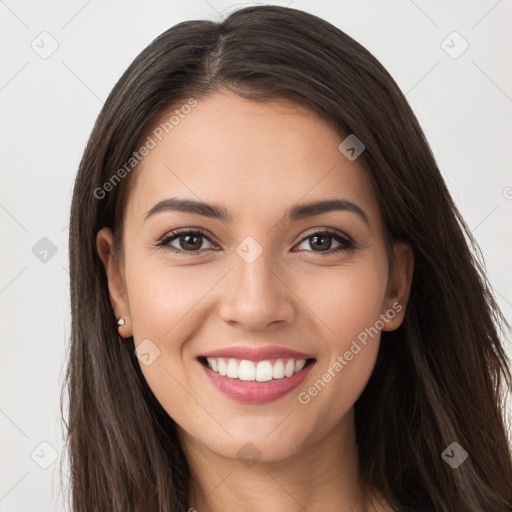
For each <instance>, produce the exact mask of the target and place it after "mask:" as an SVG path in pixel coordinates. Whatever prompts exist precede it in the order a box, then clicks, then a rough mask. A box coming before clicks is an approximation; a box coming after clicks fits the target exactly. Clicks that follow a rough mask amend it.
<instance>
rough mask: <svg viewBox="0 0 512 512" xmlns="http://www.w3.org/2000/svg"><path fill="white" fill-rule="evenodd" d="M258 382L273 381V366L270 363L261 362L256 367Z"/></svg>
mask: <svg viewBox="0 0 512 512" xmlns="http://www.w3.org/2000/svg"><path fill="white" fill-rule="evenodd" d="M256 380H257V381H258V382H266V381H267V380H272V365H271V364H270V361H260V362H259V363H258V366H257V367H256Z"/></svg>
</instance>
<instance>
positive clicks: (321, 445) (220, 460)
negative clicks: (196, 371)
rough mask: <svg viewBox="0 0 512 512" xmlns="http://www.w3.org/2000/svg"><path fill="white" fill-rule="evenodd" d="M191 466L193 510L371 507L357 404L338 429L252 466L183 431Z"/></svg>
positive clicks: (355, 511)
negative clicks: (362, 470)
mask: <svg viewBox="0 0 512 512" xmlns="http://www.w3.org/2000/svg"><path fill="white" fill-rule="evenodd" d="M181 433H182V434H183V435H182V442H183V445H184V450H185V453H186V456H187V460H188V463H189V466H190V470H191V475H192V478H191V481H190V482H189V486H188V506H189V510H190V509H192V511H193V510H194V509H195V510H197V512H220V511H222V512H231V511H237V512H238V511H239V510H245V511H247V512H263V511H268V510H282V511H286V512H296V511H297V512H299V511H304V510H311V511H313V510H336V511H339V512H349V511H350V512H367V511H369V510H374V509H373V508H368V507H367V505H366V498H365V495H364V492H363V488H362V485H361V482H360V481H359V478H358V452H357V444H356V439H355V424H354V414H353V409H351V410H350V411H349V412H348V413H347V415H345V417H344V418H343V419H342V421H341V423H340V424H339V425H338V427H337V428H336V429H334V431H333V432H331V433H330V434H329V435H328V436H327V437H324V438H323V439H322V440H321V441H319V442H317V443H316V444H311V445H308V444H307V441H306V442H305V443H304V447H303V448H302V449H300V451H299V452H298V453H295V454H293V455H290V456H289V457H287V458H286V459H284V460H274V461H273V460H266V461H263V460H260V461H258V462H257V463H256V464H254V465H251V466H248V465H245V464H244V463H242V462H241V461H239V460H233V459H229V458H225V457H222V456H220V455H218V454H216V453H214V452H212V451H211V450H209V449H208V448H206V447H205V446H204V445H200V444H199V443H197V442H195V440H194V439H192V438H190V437H189V436H187V435H186V433H184V432H183V431H182V432H181Z"/></svg>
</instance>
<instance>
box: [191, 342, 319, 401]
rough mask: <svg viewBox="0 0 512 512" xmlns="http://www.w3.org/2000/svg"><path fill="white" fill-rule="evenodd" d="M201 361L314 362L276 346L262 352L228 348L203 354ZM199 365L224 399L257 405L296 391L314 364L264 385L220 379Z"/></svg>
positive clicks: (255, 349)
mask: <svg viewBox="0 0 512 512" xmlns="http://www.w3.org/2000/svg"><path fill="white" fill-rule="evenodd" d="M202 357H204V358H206V357H223V358H226V359H229V358H233V359H248V360H250V361H264V360H272V359H312V358H313V356H311V355H308V354H305V353H304V352H297V351H295V350H290V349H286V348H283V347H277V346H268V347H261V348H250V347H228V348H224V349H219V350H214V351H211V352H208V353H206V354H203V355H202ZM200 364H201V367H202V368H203V369H204V371H205V373H206V375H207V377H208V379H209V380H210V382H211V383H212V384H213V385H214V386H215V387H216V388H217V389H218V390H219V391H220V392H221V393H223V394H224V395H225V396H227V397H228V398H231V399H233V400H236V401H238V402H246V403H253V404H257V403H266V402H272V401H274V400H277V399H279V398H281V397H282V396H284V395H286V394H287V393H289V392H290V391H292V390H293V389H295V388H296V387H297V386H298V385H299V384H300V383H301V382H302V381H303V380H304V379H305V378H306V376H307V375H308V373H309V371H310V370H311V368H312V367H313V364H314V361H312V362H311V364H307V365H306V366H305V367H304V368H303V369H302V370H301V371H299V372H297V373H295V374H294V375H292V376H291V377H283V378H282V379H272V380H269V381H267V382H256V381H241V380H239V379H231V378H229V377H223V376H222V375H219V374H218V373H216V372H214V371H213V370H210V368H208V367H207V366H205V365H204V364H202V363H200Z"/></svg>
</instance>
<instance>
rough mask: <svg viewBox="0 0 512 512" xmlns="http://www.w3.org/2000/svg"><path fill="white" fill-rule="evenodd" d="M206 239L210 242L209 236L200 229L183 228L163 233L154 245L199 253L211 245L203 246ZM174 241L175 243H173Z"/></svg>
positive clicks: (183, 251)
mask: <svg viewBox="0 0 512 512" xmlns="http://www.w3.org/2000/svg"><path fill="white" fill-rule="evenodd" d="M205 240H207V241H208V242H209V243H210V244H211V243H212V240H211V238H210V236H209V235H208V234H207V233H205V232H203V231H201V230H195V231H191V230H183V231H171V232H170V233H168V234H167V235H165V236H164V237H163V238H162V239H161V240H160V241H159V242H158V243H157V244H156V245H157V247H167V248H170V249H171V250H173V252H177V253H200V252H203V251H205V250H207V249H211V247H206V248H205V247H203V242H204V241H205ZM173 243H175V244H176V245H177V246H176V245H173Z"/></svg>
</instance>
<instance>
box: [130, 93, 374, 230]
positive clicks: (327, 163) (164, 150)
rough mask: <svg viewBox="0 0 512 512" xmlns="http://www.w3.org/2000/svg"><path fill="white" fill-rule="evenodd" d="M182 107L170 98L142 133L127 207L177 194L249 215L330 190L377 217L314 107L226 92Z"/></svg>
mask: <svg viewBox="0 0 512 512" xmlns="http://www.w3.org/2000/svg"><path fill="white" fill-rule="evenodd" d="M183 104H185V102H184V103H183ZM176 110H178V113H177V115H176V116H175V119H174V122H175V124H173V125H172V126H173V127H172V129H169V125H168V130H167V132H168V133H166V131H165V130H160V132H162V133H160V132H157V133H159V137H156V136H155V135H154V133H155V132H154V130H155V129H156V128H158V127H159V126H163V124H164V123H166V122H168V121H169V119H170V117H171V116H172V115H173V113H175V111H176ZM187 112H188V113H186V114H185V113H183V112H181V111H180V106H179V105H177V106H175V107H174V108H173V109H171V110H170V111H169V112H167V113H166V114H165V115H164V116H162V118H161V119H160V120H159V121H158V122H157V123H155V126H154V127H153V128H152V129H151V131H149V132H148V134H146V135H145V137H144V141H145V140H146V137H147V136H148V135H149V136H150V137H151V138H152V139H153V140H154V142H155V144H154V147H153V148H152V149H151V150H150V151H149V152H148V154H147V155H146V156H145V157H144V159H143V160H142V162H141V163H140V164H139V166H138V167H137V168H136V169H135V170H134V171H133V172H134V176H132V183H131V186H130V188H131V191H130V194H129V200H128V212H127V213H128V214H129V215H137V217H140V215H143V214H145V213H146V212H147V211H148V210H149V209H150V208H151V207H152V206H153V205H154V204H155V203H156V202H158V201H160V200H162V199H166V198H168V197H183V198H190V199H195V200H202V201H205V202H213V203H216V204H223V205H225V206H226V209H227V210H228V211H229V212H233V216H234V219H235V220H242V217H244V216H245V217H247V218H253V217H254V216H255V215H256V216H258V219H259V220H260V221H261V220H264V219H265V218H267V217H268V218H269V220H271V218H273V217H275V215H279V214H280V213H281V212H282V211H284V210H286V209H288V208H289V207H290V206H292V205H294V204H296V203H298V202H308V201H313V200H318V199H328V198H331V197H334V196H337V197H344V198H346V199H348V200H350V201H354V202H356V203H359V204H360V205H361V206H363V205H364V208H365V210H366V211H367V213H368V216H369V217H370V222H371V223H372V224H374V223H376V222H377V220H378V219H376V217H378V206H377V202H376V199H375V196H374V193H373V188H372V184H371V180H370V178H369V175H368V173H367V171H366V169H365V168H364V165H363V163H362V159H359V160H355V161H350V160H348V159H347V158H346V157H345V156H344V155H343V154H342V153H341V152H340V151H339V149H338V146H339V145H340V143H341V142H342V140H343V139H344V138H345V135H343V134H341V133H340V132H338V131H337V130H336V129H335V128H334V127H333V126H332V125H330V124H329V123H328V122H327V121H325V120H323V119H322V118H321V117H320V116H318V115H317V114H315V113H314V112H312V111H310V110H308V109H307V108H305V107H303V106H301V105H298V104H296V103H293V102H289V101H283V100H280V101H271V102H266V103H260V102H255V101H251V100H247V99H244V98H241V97H240V96H237V95H235V94H234V93H231V92H222V93H215V94H214V95H212V96H209V97H206V98H203V99H200V100H197V105H196V106H195V107H193V108H191V109H187ZM160 139H161V140H160ZM274 221H275V219H274Z"/></svg>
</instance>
